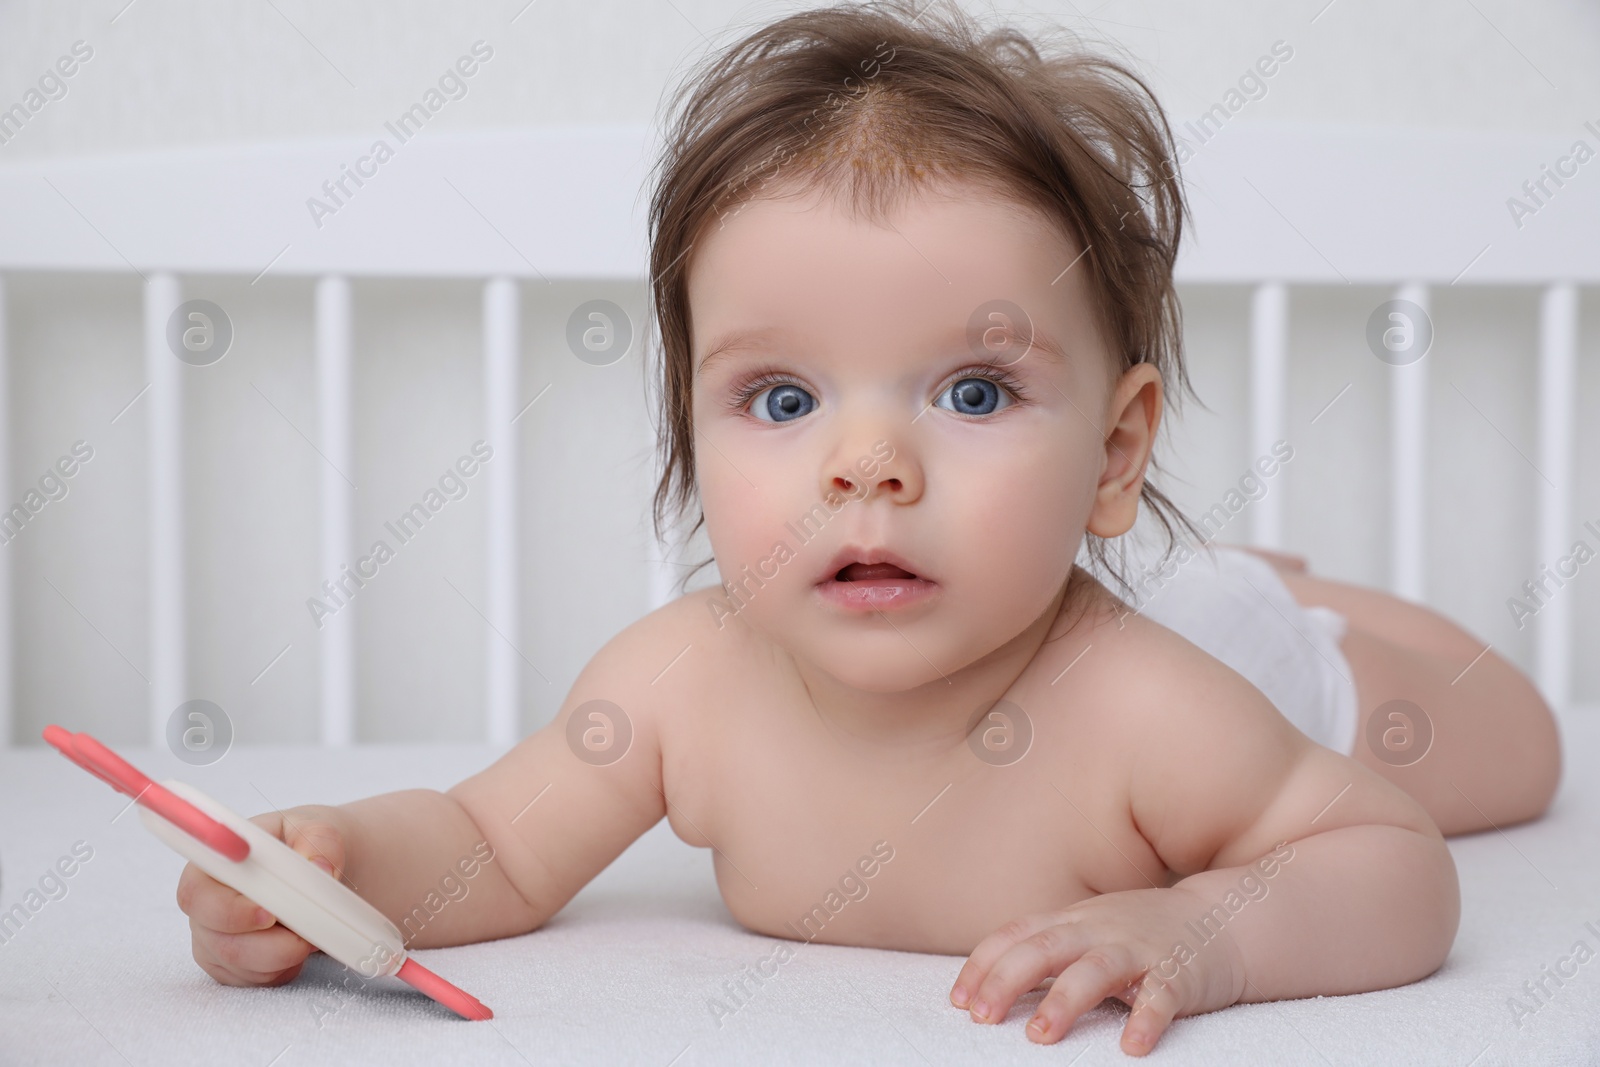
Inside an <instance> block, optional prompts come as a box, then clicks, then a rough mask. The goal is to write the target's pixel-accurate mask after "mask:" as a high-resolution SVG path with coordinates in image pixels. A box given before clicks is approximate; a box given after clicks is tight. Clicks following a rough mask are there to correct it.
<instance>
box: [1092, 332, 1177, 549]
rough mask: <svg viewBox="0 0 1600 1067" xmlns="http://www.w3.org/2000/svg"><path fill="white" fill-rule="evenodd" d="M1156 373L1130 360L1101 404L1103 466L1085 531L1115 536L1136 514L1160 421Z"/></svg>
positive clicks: (1159, 379)
mask: <svg viewBox="0 0 1600 1067" xmlns="http://www.w3.org/2000/svg"><path fill="white" fill-rule="evenodd" d="M1161 405H1162V390H1161V372H1160V371H1158V370H1156V368H1155V366H1154V365H1153V364H1150V363H1135V364H1134V365H1133V366H1131V367H1129V368H1128V369H1127V370H1126V371H1124V372H1123V374H1122V377H1121V378H1120V379H1119V380H1118V381H1117V384H1116V386H1115V387H1114V388H1113V389H1112V391H1111V399H1110V401H1109V402H1108V403H1107V405H1106V440H1105V450H1106V455H1105V466H1104V468H1103V469H1102V470H1101V472H1100V484H1099V485H1098V486H1096V487H1095V493H1094V510H1092V511H1091V512H1090V513H1089V532H1090V533H1092V534H1094V535H1095V536H1096V537H1118V536H1120V535H1122V534H1125V533H1127V532H1128V531H1129V530H1130V529H1132V527H1133V522H1134V520H1135V519H1137V518H1138V517H1139V494H1140V493H1142V492H1143V491H1144V473H1145V469H1146V468H1147V467H1148V466H1149V464H1150V454H1151V452H1152V451H1153V450H1154V448H1155V443H1156V429H1157V427H1159V426H1160V425H1161Z"/></svg>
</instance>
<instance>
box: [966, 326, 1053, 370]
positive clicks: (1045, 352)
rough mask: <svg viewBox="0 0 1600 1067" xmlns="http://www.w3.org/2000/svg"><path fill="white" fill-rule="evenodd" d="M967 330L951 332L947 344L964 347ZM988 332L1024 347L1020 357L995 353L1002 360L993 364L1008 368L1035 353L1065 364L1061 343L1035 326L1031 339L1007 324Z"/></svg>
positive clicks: (975, 352)
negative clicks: (998, 332)
mask: <svg viewBox="0 0 1600 1067" xmlns="http://www.w3.org/2000/svg"><path fill="white" fill-rule="evenodd" d="M969 329H970V327H961V328H959V329H955V330H952V331H951V332H950V333H949V335H948V340H949V343H950V344H952V345H956V346H961V345H966V344H967V334H968V330H969ZM989 330H990V331H992V330H999V331H1000V332H1001V333H1002V334H1003V335H1004V337H1005V339H1006V340H1007V341H1008V342H1010V344H1011V345H1017V346H1026V347H1025V348H1024V349H1023V355H1022V356H1018V355H1014V354H1012V353H1011V352H1009V351H1007V352H1005V353H996V355H1000V356H1002V357H1003V358H1000V359H996V360H994V362H996V363H999V364H1001V365H1003V366H1010V365H1011V364H1013V363H1015V362H1017V361H1018V360H1019V359H1022V358H1024V357H1025V356H1029V355H1034V354H1035V353H1037V354H1039V355H1042V356H1045V357H1046V358H1049V359H1053V360H1055V361H1056V362H1057V363H1065V362H1067V350H1066V349H1065V348H1064V347H1062V345H1061V342H1059V341H1057V340H1056V339H1055V338H1054V337H1052V336H1050V335H1049V334H1048V333H1045V332H1044V331H1043V330H1041V329H1039V328H1038V327H1037V326H1034V327H1033V333H1032V336H1031V337H1030V336H1029V335H1028V332H1027V331H1026V330H1018V329H1017V328H1016V327H1015V326H1013V325H1012V324H1011V323H1009V322H1007V323H1004V324H1000V323H997V324H995V325H994V326H991V327H989ZM986 332H988V331H986ZM978 354H979V353H978V352H977V351H976V350H974V352H973V355H978Z"/></svg>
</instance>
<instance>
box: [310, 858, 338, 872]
mask: <svg viewBox="0 0 1600 1067" xmlns="http://www.w3.org/2000/svg"><path fill="white" fill-rule="evenodd" d="M311 862H312V863H315V864H316V865H317V866H318V867H321V868H322V869H323V870H325V871H327V872H328V873H329V874H332V873H333V864H331V863H329V862H328V861H327V860H325V859H323V858H322V857H321V856H318V857H317V858H316V859H314V860H312V861H311Z"/></svg>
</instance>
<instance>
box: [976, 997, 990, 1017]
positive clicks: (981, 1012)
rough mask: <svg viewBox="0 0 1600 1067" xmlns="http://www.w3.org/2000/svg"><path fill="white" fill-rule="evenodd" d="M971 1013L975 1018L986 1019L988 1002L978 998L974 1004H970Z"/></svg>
mask: <svg viewBox="0 0 1600 1067" xmlns="http://www.w3.org/2000/svg"><path fill="white" fill-rule="evenodd" d="M972 1015H973V1017H974V1018H977V1019H987V1018H988V1017H989V1002H988V1001H986V1000H980V1001H978V1003H976V1004H974V1005H973V1006H972Z"/></svg>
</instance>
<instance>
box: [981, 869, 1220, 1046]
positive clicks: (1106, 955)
mask: <svg viewBox="0 0 1600 1067" xmlns="http://www.w3.org/2000/svg"><path fill="white" fill-rule="evenodd" d="M1210 907H1211V905H1210V903H1208V902H1207V901H1205V900H1204V899H1202V898H1201V897H1200V896H1198V895H1196V894H1195V893H1193V892H1191V891H1189V890H1187V889H1179V888H1176V887H1174V888H1171V889H1134V890H1129V891H1127V892H1122V893H1106V894H1103V895H1101V896H1098V897H1093V898H1091V899H1089V900H1085V901H1082V902H1081V903H1078V904H1074V905H1073V906H1072V907H1070V908H1066V909H1063V910H1061V911H1052V912H1044V913H1041V914H1038V915H1030V916H1027V917H1025V918H1022V919H1016V920H1013V921H1012V922H1009V923H1007V924H1006V925H1005V926H1002V927H1001V928H1000V929H999V930H998V931H996V932H995V933H993V934H990V935H989V936H988V937H986V938H984V940H983V941H982V942H981V943H980V944H979V945H978V947H977V948H976V949H974V950H973V952H972V955H971V956H970V957H968V959H967V962H966V965H965V966H963V967H962V968H961V973H960V974H959V975H957V976H956V984H955V987H954V988H953V989H952V990H951V991H950V1001H951V1003H953V1004H954V1005H955V1006H956V1007H958V1008H965V1007H967V1006H968V1005H969V1004H970V1005H971V1012H972V1017H973V1019H974V1020H975V1021H977V1022H992V1023H998V1022H1000V1021H1001V1020H1003V1019H1004V1018H1005V1017H1006V1013H1007V1012H1009V1011H1010V1010H1011V1005H1012V1004H1014V1003H1016V1000H1017V998H1018V997H1019V996H1021V995H1022V994H1023V993H1026V992H1028V991H1029V990H1030V989H1033V988H1035V987H1036V986H1038V985H1039V983H1040V982H1042V981H1044V979H1046V978H1048V977H1051V976H1056V977H1055V981H1054V982H1053V983H1052V984H1051V986H1050V991H1049V992H1048V993H1047V994H1045V997H1044V999H1043V1000H1042V1001H1040V1003H1039V1008H1038V1010H1037V1011H1036V1012H1035V1013H1034V1016H1033V1019H1032V1020H1031V1021H1030V1022H1029V1023H1028V1029H1027V1034H1028V1037H1029V1039H1030V1040H1032V1041H1037V1042H1039V1043H1041V1044H1053V1043H1055V1042H1057V1041H1059V1040H1061V1039H1062V1038H1063V1037H1065V1036H1066V1033H1067V1031H1068V1030H1069V1029H1071V1027H1072V1024H1073V1023H1075V1022H1076V1021H1077V1020H1078V1017H1079V1016H1081V1015H1083V1014H1084V1013H1085V1012H1087V1011H1088V1010H1089V1009H1090V1008H1093V1007H1094V1006H1095V1005H1097V1004H1099V1003H1100V1002H1101V1001H1102V1000H1104V999H1105V998H1106V997H1116V998H1117V999H1118V1000H1120V1001H1122V1002H1123V1003H1125V1004H1128V1005H1130V1006H1131V1007H1132V1008H1133V1011H1132V1013H1131V1014H1130V1015H1129V1016H1128V1024H1127V1026H1126V1027H1124V1028H1123V1031H1122V1051H1124V1052H1126V1053H1129V1054H1130V1055H1134V1056H1142V1055H1144V1054H1145V1053H1146V1052H1149V1051H1150V1049H1152V1048H1153V1047H1155V1043H1156V1039H1157V1038H1158V1037H1160V1036H1161V1034H1162V1032H1163V1031H1165V1030H1166V1028H1167V1026H1168V1024H1170V1023H1171V1022H1172V1020H1173V1019H1174V1018H1175V1017H1177V1016H1180V1015H1199V1014H1201V1013H1203V1012H1208V1011H1215V1010H1216V1009H1218V1008H1225V1007H1227V1006H1228V1005H1230V1004H1232V1003H1234V1002H1235V1001H1237V1000H1238V999H1239V997H1240V995H1241V994H1242V993H1243V992H1244V979H1245V975H1244V966H1243V961H1242V957H1241V956H1240V953H1239V950H1238V946H1237V945H1236V944H1235V942H1234V940H1233V937H1232V935H1231V934H1230V933H1229V932H1228V931H1227V930H1226V929H1223V930H1221V931H1220V932H1219V933H1218V934H1217V936H1215V937H1213V938H1212V940H1211V941H1209V942H1206V943H1205V944H1203V945H1200V944H1196V941H1197V939H1196V937H1195V932H1194V930H1193V929H1191V928H1190V927H1189V926H1188V925H1187V924H1189V923H1192V922H1197V921H1198V920H1200V919H1201V918H1203V917H1205V916H1206V914H1207V912H1208V910H1209V909H1210ZM1212 929H1216V927H1215V925H1213V926H1212ZM1180 943H1181V944H1183V945H1186V946H1188V948H1187V950H1186V951H1185V952H1184V953H1182V954H1181V955H1174V948H1175V947H1176V946H1178V945H1179V944H1180Z"/></svg>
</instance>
